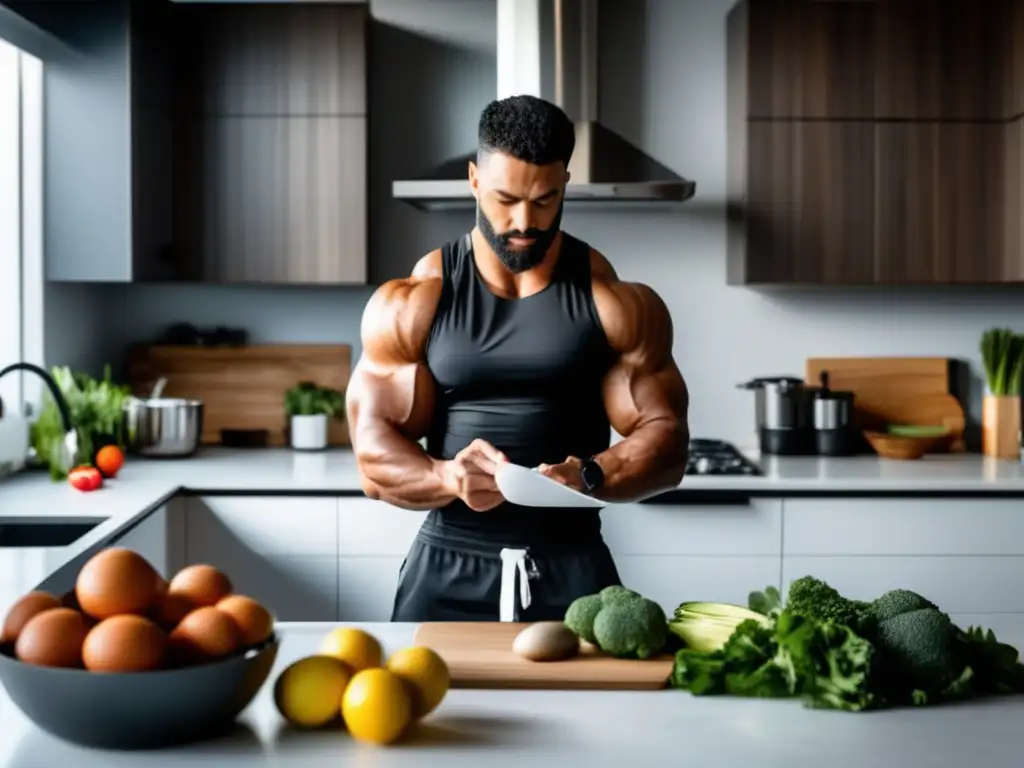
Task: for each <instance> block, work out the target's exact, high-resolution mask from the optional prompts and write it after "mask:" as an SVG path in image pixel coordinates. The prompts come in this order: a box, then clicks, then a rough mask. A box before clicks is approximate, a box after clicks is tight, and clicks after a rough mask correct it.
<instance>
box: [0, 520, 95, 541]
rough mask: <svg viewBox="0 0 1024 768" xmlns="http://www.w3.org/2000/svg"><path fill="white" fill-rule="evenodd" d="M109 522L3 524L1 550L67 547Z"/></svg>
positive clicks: (1, 528) (76, 521) (56, 521)
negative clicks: (98, 526)
mask: <svg viewBox="0 0 1024 768" xmlns="http://www.w3.org/2000/svg"><path fill="white" fill-rule="evenodd" d="M106 519H107V518H105V517H97V518H89V519H86V520H83V519H82V518H74V519H53V520H40V519H38V518H37V519H33V520H10V519H8V520H0V549H25V548H28V547H34V548H47V547H66V546H68V545H69V544H74V543H75V542H76V541H78V540H79V539H80V538H82V537H83V536H85V534H87V533H88V532H89V531H91V530H92V529H93V528H95V527H96V526H97V525H100V524H101V523H104V522H106Z"/></svg>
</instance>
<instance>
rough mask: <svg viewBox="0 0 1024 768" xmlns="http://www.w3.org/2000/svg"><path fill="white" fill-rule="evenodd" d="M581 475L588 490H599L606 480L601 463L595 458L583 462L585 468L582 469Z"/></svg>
mask: <svg viewBox="0 0 1024 768" xmlns="http://www.w3.org/2000/svg"><path fill="white" fill-rule="evenodd" d="M580 475H581V476H582V479H583V486H584V487H585V488H586V489H587V490H588V491H595V490H597V489H598V488H600V487H601V484H602V483H603V482H604V472H602V471H601V467H600V465H599V464H598V463H597V462H596V461H593V460H590V461H587V462H585V463H584V464H583V468H582V469H581V470H580Z"/></svg>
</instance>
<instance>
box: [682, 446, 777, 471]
mask: <svg viewBox="0 0 1024 768" xmlns="http://www.w3.org/2000/svg"><path fill="white" fill-rule="evenodd" d="M686 474H687V475H750V476H759V475H763V474H764V472H762V471H761V468H760V467H759V466H757V465H756V464H755V463H754V462H752V461H751V460H750V459H748V458H747V457H746V456H744V455H743V454H742V453H740V452H739V450H737V448H736V446H734V445H733V444H732V443H727V442H725V441H724V440H708V439H703V438H694V439H692V440H690V458H689V460H688V461H687V462H686Z"/></svg>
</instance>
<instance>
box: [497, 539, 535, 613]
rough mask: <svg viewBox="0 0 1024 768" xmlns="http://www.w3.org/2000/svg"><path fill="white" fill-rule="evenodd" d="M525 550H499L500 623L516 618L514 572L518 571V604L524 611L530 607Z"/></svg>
mask: <svg viewBox="0 0 1024 768" xmlns="http://www.w3.org/2000/svg"><path fill="white" fill-rule="evenodd" d="M526 555H527V552H526V550H525V549H502V550H501V600H500V603H499V607H498V613H499V620H500V621H515V620H516V618H515V616H516V571H519V602H520V605H521V607H522V608H523V609H524V610H525V609H527V608H529V607H530V600H531V596H530V578H529V576H528V574H527V571H526Z"/></svg>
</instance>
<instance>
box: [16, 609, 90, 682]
mask: <svg viewBox="0 0 1024 768" xmlns="http://www.w3.org/2000/svg"><path fill="white" fill-rule="evenodd" d="M88 632H89V628H88V626H86V623H85V617H84V616H83V615H82V614H80V613H79V612H78V611H73V610H71V609H70V608H50V609H49V610H46V611H43V612H42V613H37V614H36V615H35V616H33V617H32V618H31V619H29V620H28V623H27V624H25V626H24V627H22V628H21V634H19V635H18V642H17V643H15V645H14V653H15V655H16V656H17V657H18V658H19V659H20V660H21V661H24V662H25V663H26V664H38V665H40V666H43V667H80V666H82V643H84V642H85V636H86V635H87V634H88Z"/></svg>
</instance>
